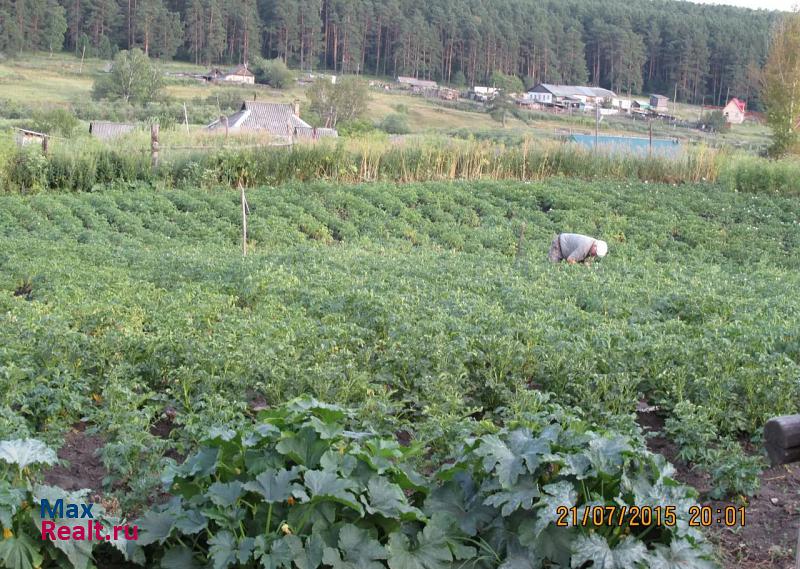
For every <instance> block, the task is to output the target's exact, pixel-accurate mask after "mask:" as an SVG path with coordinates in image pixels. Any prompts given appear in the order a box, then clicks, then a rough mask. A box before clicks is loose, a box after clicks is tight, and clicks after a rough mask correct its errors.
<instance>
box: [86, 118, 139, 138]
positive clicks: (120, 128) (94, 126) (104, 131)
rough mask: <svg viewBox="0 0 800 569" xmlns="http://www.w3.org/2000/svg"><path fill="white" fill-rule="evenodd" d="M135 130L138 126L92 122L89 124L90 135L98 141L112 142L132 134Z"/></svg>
mask: <svg viewBox="0 0 800 569" xmlns="http://www.w3.org/2000/svg"><path fill="white" fill-rule="evenodd" d="M135 128H136V125H132V124H127V123H120V122H108V121H92V122H90V123H89V134H91V135H92V136H93V137H94V138H97V139H98V140H112V139H114V138H117V137H119V136H123V135H125V134H128V133H129V132H132V131H133V130H134V129H135Z"/></svg>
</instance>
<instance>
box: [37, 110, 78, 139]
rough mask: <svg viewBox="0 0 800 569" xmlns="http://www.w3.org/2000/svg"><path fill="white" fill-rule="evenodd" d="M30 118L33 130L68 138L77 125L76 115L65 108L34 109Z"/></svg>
mask: <svg viewBox="0 0 800 569" xmlns="http://www.w3.org/2000/svg"><path fill="white" fill-rule="evenodd" d="M32 118H33V129H34V130H36V131H38V132H43V133H46V134H59V135H61V136H63V137H64V138H70V137H71V136H72V135H73V133H74V132H75V129H76V128H77V126H78V119H77V117H76V116H75V115H74V114H73V113H71V112H70V111H68V110H67V109H61V108H59V109H52V110H47V111H35V112H34V113H33V117H32Z"/></svg>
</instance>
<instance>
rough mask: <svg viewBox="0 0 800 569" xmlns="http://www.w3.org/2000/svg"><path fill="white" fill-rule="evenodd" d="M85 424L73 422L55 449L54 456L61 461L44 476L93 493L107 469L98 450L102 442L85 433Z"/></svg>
mask: <svg viewBox="0 0 800 569" xmlns="http://www.w3.org/2000/svg"><path fill="white" fill-rule="evenodd" d="M86 427H87V425H86V424H85V423H76V424H75V425H73V426H72V429H71V430H70V432H69V433H67V435H66V436H65V437H64V446H62V447H61V449H60V450H59V451H58V458H59V459H60V460H61V461H65V462H64V464H60V465H58V466H55V467H54V468H51V469H50V470H49V471H47V473H46V474H45V477H44V480H45V482H46V483H47V484H50V485H52V486H60V487H61V488H63V489H65V490H70V491H74V490H81V489H83V488H88V489H89V490H91V491H92V492H93V493H99V492H101V491H102V489H103V478H105V476H106V475H107V474H108V472H107V471H106V468H105V466H103V463H102V461H101V460H100V456H99V455H98V450H99V449H101V448H102V447H103V445H105V441H104V440H103V438H102V437H101V436H99V435H90V434H88V433H87V432H86Z"/></svg>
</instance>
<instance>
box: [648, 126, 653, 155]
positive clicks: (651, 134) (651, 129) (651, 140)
mask: <svg viewBox="0 0 800 569" xmlns="http://www.w3.org/2000/svg"><path fill="white" fill-rule="evenodd" d="M647 152H648V154H649V155H650V156H652V155H653V121H650V148H649V150H648V151H647Z"/></svg>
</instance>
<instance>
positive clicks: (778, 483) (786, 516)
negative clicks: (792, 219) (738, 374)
mask: <svg viewBox="0 0 800 569" xmlns="http://www.w3.org/2000/svg"><path fill="white" fill-rule="evenodd" d="M638 416H639V424H640V425H641V426H642V428H644V429H645V430H646V431H650V432H652V433H657V432H660V431H661V430H662V428H663V426H664V420H663V417H661V416H659V415H658V413H655V412H646V413H642V412H640V413H639V414H638ZM648 447H649V448H650V450H651V451H653V452H657V453H660V454H662V455H664V457H666V458H667V460H669V461H670V462H671V463H672V464H673V465H674V466H675V468H676V469H677V471H678V472H677V478H678V480H680V481H681V482H683V483H685V484H689V485H690V486H693V487H694V488H696V489H697V490H698V492H700V501H701V502H702V504H704V505H709V506H711V507H712V508H714V510H716V509H717V508H722V509H724V508H725V507H726V506H736V507H738V506H741V505H742V503H740V502H731V501H725V500H712V499H710V498H709V497H708V493H709V492H710V491H711V489H712V485H711V480H710V477H709V476H708V475H707V474H705V473H702V472H699V471H697V470H694V469H692V468H691V467H690V466H689V465H688V464H686V463H685V462H683V461H681V460H679V459H678V458H677V454H678V449H677V447H676V445H675V444H674V443H673V442H671V441H670V440H668V439H666V438H665V437H663V436H661V435H656V436H654V437H652V438H650V439H649V440H648ZM750 450H753V451H754V452H757V449H750ZM744 506H745V524H744V526H739V527H726V526H722V525H715V526H712V527H710V528H708V529H707V530H706V533H707V535H708V537H709V539H711V541H712V542H713V543H714V544H715V546H716V548H717V551H718V554H719V558H720V560H721V561H722V564H723V567H725V568H726V569H767V568H769V569H794V561H795V547H796V544H797V539H798V531H799V529H798V528H800V464H798V463H796V464H790V465H782V466H774V467H772V468H769V469H768V470H766V471H765V472H763V473H762V475H761V488H760V490H759V491H758V493H757V494H756V495H755V496H751V497H750V498H747V501H746V502H745V503H744Z"/></svg>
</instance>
